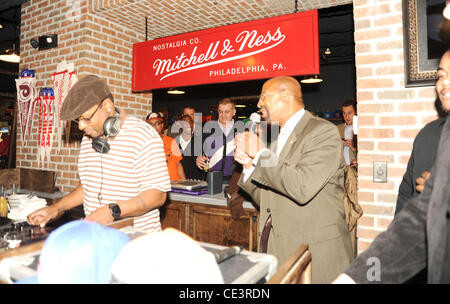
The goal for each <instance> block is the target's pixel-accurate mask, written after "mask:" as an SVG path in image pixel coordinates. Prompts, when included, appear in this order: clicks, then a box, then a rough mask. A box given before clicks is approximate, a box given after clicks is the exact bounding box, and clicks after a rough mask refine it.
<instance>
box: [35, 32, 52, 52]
mask: <svg viewBox="0 0 450 304" xmlns="http://www.w3.org/2000/svg"><path fill="white" fill-rule="evenodd" d="M30 44H31V46H32V47H33V48H35V49H37V48H39V51H42V50H48V49H52V48H55V47H57V46H58V35H57V34H52V35H44V36H39V40H36V39H31V40H30Z"/></svg>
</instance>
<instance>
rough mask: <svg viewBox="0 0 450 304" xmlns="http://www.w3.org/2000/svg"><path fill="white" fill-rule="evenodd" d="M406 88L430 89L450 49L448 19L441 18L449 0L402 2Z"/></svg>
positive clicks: (408, 0) (412, 0)
mask: <svg viewBox="0 0 450 304" xmlns="http://www.w3.org/2000/svg"><path fill="white" fill-rule="evenodd" d="M402 5H403V19H404V20H403V21H404V22H403V25H404V27H403V30H404V55H405V85H406V87H412V86H431V85H434V83H435V81H436V77H437V72H436V70H437V68H438V65H439V60H440V57H441V56H442V54H444V52H445V51H446V50H447V48H448V35H449V25H450V24H449V20H447V19H445V18H444V16H443V15H442V12H443V11H444V8H445V5H446V0H426V1H424V0H403V3H402Z"/></svg>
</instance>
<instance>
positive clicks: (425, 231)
mask: <svg viewBox="0 0 450 304" xmlns="http://www.w3.org/2000/svg"><path fill="white" fill-rule="evenodd" d="M448 151H450V119H448V118H447V121H446V122H445V125H444V126H443V130H442V134H441V138H440V141H439V148H438V152H437V155H436V161H435V163H434V165H433V167H432V169H431V175H430V178H429V179H428V180H427V182H426V183H425V189H424V190H423V191H422V193H421V194H420V195H419V196H416V197H413V198H412V199H410V200H409V201H408V202H406V204H405V206H404V207H403V209H402V210H401V211H400V212H399V213H398V214H397V215H396V216H395V217H394V220H393V221H392V223H391V224H390V225H389V227H388V229H387V230H386V231H385V232H383V233H381V234H379V235H378V237H377V238H376V239H375V240H374V241H373V243H372V244H371V246H370V247H369V248H368V249H367V250H365V251H364V252H363V253H362V254H360V255H359V256H358V257H357V259H356V260H355V261H354V262H353V263H352V264H351V265H350V267H349V268H348V269H347V270H346V271H345V272H346V273H347V274H348V275H349V276H350V277H351V278H353V280H355V281H356V282H357V283H403V282H406V281H407V280H409V279H410V278H411V277H413V276H414V275H416V274H417V273H418V272H419V271H421V270H422V269H425V268H426V269H427V272H428V275H427V276H428V283H450V241H449V233H450V231H449V228H450V221H449V219H450V217H449V216H450V214H449V210H450V209H449V204H450V187H449V185H450V158H449V157H448ZM373 257H376V258H377V259H378V261H377V263H378V264H379V265H381V267H380V269H378V272H379V275H378V276H376V275H368V270H369V267H372V266H373V264H370V266H368V265H369V263H368V262H370V261H369V259H371V258H373ZM372 261H373V260H372ZM373 271H374V269H371V270H370V273H373Z"/></svg>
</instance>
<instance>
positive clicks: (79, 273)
mask: <svg viewBox="0 0 450 304" xmlns="http://www.w3.org/2000/svg"><path fill="white" fill-rule="evenodd" d="M129 241H130V239H129V237H128V236H127V235H126V234H125V233H123V232H122V231H119V230H117V229H114V228H109V227H105V226H102V225H99V224H97V223H93V222H87V221H83V220H77V221H73V222H70V223H67V224H65V225H63V226H61V227H59V228H58V229H56V230H55V231H53V232H52V233H50V235H49V236H48V238H47V240H46V241H45V243H44V246H43V247H42V251H41V255H40V257H39V265H38V269H37V275H36V276H32V277H29V278H25V279H23V280H20V281H17V282H16V283H18V284H33V283H41V284H55V283H60V284H105V283H108V282H109V278H110V271H111V266H112V264H113V262H114V261H115V259H116V257H117V256H118V254H119V252H120V250H121V249H122V247H123V246H125V244H127V243H128V242H129Z"/></svg>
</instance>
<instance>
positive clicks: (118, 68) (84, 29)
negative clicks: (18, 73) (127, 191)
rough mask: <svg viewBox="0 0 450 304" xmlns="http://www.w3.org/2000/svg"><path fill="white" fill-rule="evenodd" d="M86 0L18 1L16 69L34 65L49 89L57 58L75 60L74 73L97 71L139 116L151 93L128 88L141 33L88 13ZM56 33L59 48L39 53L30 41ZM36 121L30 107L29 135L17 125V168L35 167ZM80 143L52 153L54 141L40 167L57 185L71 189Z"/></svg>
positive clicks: (148, 108)
mask: <svg viewBox="0 0 450 304" xmlns="http://www.w3.org/2000/svg"><path fill="white" fill-rule="evenodd" d="M87 1H88V0H59V1H49V0H30V1H28V2H25V3H24V4H23V5H22V24H21V45H20V51H21V62H20V70H22V69H25V68H27V69H34V70H35V71H36V79H37V86H38V88H42V87H53V82H52V80H51V77H50V74H52V73H54V72H56V66H57V64H58V63H59V62H61V61H63V60H66V61H68V62H73V63H74V64H75V69H76V71H77V74H78V77H82V76H84V75H87V74H96V75H98V76H99V77H101V78H103V79H105V80H106V82H107V83H108V84H109V86H110V88H111V91H112V93H113V95H114V98H115V102H116V105H117V106H118V107H119V108H125V109H126V110H127V111H128V112H129V113H130V114H132V115H135V116H138V117H141V118H144V117H145V115H146V114H147V113H148V112H150V111H151V99H152V98H151V94H136V93H132V92H131V60H132V54H131V53H132V45H133V43H136V42H138V41H143V40H144V37H142V34H139V33H137V32H134V31H133V30H132V29H130V28H126V27H123V26H121V25H119V24H115V23H114V22H113V21H111V20H106V19H105V18H102V17H98V16H97V15H96V14H92V13H90V9H91V8H90V7H89V5H88V3H87ZM44 34H58V47H57V48H54V49H50V50H44V51H38V50H37V49H34V48H32V46H31V45H30V44H29V41H30V39H31V38H35V39H37V38H38V36H39V35H44ZM37 120H38V114H37V113H36V111H35V115H34V123H33V128H32V138H31V140H29V141H27V142H26V143H24V142H22V141H21V134H20V132H21V130H20V127H18V129H17V132H18V134H17V151H16V153H17V156H16V159H17V161H16V166H17V167H22V168H38V161H37V139H38V130H37ZM78 152H79V144H78V143H71V144H68V145H67V144H64V146H63V148H62V149H61V150H60V152H59V153H57V151H56V149H55V144H54V145H53V149H52V151H51V160H50V163H49V164H48V166H47V164H46V166H45V167H44V168H43V169H44V170H52V171H55V172H56V173H57V186H59V187H60V190H61V191H70V190H71V189H72V188H74V187H75V186H76V185H77V184H78V174H77V166H76V164H77V158H78Z"/></svg>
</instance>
